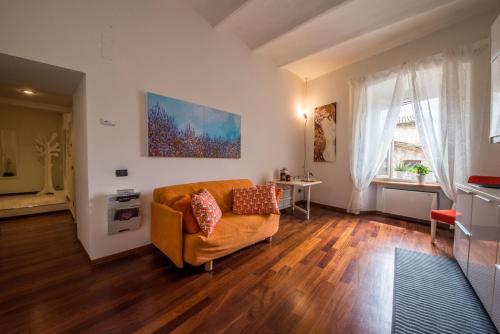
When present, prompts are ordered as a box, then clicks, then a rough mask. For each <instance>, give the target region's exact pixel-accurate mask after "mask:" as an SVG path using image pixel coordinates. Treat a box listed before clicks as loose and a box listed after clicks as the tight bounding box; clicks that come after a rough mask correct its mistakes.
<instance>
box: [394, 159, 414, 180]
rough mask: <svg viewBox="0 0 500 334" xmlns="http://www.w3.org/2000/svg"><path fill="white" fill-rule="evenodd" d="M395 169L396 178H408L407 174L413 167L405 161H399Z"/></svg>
mask: <svg viewBox="0 0 500 334" xmlns="http://www.w3.org/2000/svg"><path fill="white" fill-rule="evenodd" d="M394 171H395V172H396V179H406V178H408V177H407V174H408V172H410V171H411V168H410V167H409V166H408V165H406V164H404V163H398V164H397V165H396V167H395V168H394Z"/></svg>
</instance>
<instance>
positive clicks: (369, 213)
mask: <svg viewBox="0 0 500 334" xmlns="http://www.w3.org/2000/svg"><path fill="white" fill-rule="evenodd" d="M311 205H313V206H317V207H319V208H323V209H327V210H331V211H335V212H341V213H347V210H346V209H344V208H339V207H336V206H331V205H326V204H321V203H316V202H311ZM360 215H379V216H383V217H388V218H394V219H400V220H405V221H409V222H412V223H417V224H423V225H430V223H431V222H430V221H429V220H421V219H415V218H411V217H404V216H398V215H392V214H389V213H385V212H381V211H376V210H368V211H361V212H360ZM438 228H442V229H448V225H447V224H438Z"/></svg>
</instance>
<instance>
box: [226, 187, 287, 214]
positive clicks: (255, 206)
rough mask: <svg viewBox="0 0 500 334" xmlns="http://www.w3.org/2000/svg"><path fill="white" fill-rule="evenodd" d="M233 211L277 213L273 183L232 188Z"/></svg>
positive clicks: (239, 212) (240, 212)
mask: <svg viewBox="0 0 500 334" xmlns="http://www.w3.org/2000/svg"><path fill="white" fill-rule="evenodd" d="M233 213H234V214H237V215H252V214H258V215H268V214H271V213H274V214H279V213H280V210H279V208H278V202H277V201H276V193H275V186H274V184H270V185H265V186H257V187H251V188H234V189H233Z"/></svg>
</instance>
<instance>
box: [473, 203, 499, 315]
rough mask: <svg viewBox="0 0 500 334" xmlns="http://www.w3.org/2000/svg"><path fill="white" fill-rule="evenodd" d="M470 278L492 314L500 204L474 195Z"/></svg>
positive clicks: (485, 306)
mask: <svg viewBox="0 0 500 334" xmlns="http://www.w3.org/2000/svg"><path fill="white" fill-rule="evenodd" d="M472 206H473V208H474V210H473V212H472V230H471V241H470V250H469V266H468V269H467V277H468V278H469V281H470V283H471V285H472V287H473V288H474V290H475V291H476V293H477V295H478V296H479V299H480V300H481V302H482V303H483V306H484V308H485V309H486V311H488V313H491V309H492V303H493V287H494V280H495V264H496V256H497V236H498V226H497V225H498V215H499V208H498V205H497V204H495V203H493V202H492V201H491V200H489V199H488V198H485V197H483V196H479V195H474V199H473V203H472Z"/></svg>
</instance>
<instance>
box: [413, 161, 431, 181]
mask: <svg viewBox="0 0 500 334" xmlns="http://www.w3.org/2000/svg"><path fill="white" fill-rule="evenodd" d="M413 172H414V173H415V174H417V182H418V184H423V183H424V181H425V176H426V175H427V174H429V173H430V172H432V170H431V169H430V168H429V167H427V166H424V165H422V164H416V165H415V166H413Z"/></svg>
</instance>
